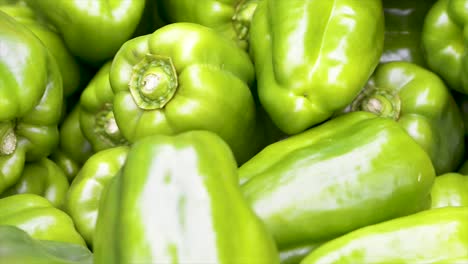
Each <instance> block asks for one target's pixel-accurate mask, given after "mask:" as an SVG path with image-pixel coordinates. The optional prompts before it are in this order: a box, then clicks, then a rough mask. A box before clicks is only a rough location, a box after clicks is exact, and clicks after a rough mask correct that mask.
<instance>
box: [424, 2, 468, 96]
mask: <svg viewBox="0 0 468 264" xmlns="http://www.w3.org/2000/svg"><path fill="white" fill-rule="evenodd" d="M467 4H468V1H467V0H439V1H437V2H436V3H435V4H434V5H433V6H432V8H431V9H430V10H429V12H428V13H427V15H426V18H425V20H424V27H423V31H422V47H423V52H424V56H425V58H426V61H427V65H428V67H429V68H430V69H431V70H433V71H434V72H435V73H437V74H438V75H440V76H441V77H442V78H443V79H444V81H446V82H447V84H448V86H449V87H450V88H451V89H454V90H456V91H459V92H461V93H464V94H468V77H467V76H468V74H467V73H468V59H467V57H466V43H467V40H466V38H467V37H468V36H467V35H466V32H465V31H466V30H464V28H465V25H466V24H468V9H467V8H466V6H467Z"/></svg>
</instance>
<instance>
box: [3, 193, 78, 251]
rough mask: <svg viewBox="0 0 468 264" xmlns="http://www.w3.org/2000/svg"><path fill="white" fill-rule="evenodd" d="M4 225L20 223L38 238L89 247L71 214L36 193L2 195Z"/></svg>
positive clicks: (27, 231) (18, 225) (19, 226)
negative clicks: (77, 229)
mask: <svg viewBox="0 0 468 264" xmlns="http://www.w3.org/2000/svg"><path fill="white" fill-rule="evenodd" d="M0 225H12V226H16V227H18V228H21V229H23V230H24V231H26V233H28V234H29V235H30V236H31V237H33V238H35V239H40V240H53V241H59V242H60V241H61V242H68V243H74V244H78V245H83V246H86V243H85V241H84V240H83V238H82V237H81V235H80V234H79V233H78V231H76V229H75V226H74V224H73V221H72V219H71V218H70V216H68V215H67V214H66V213H64V212H63V211H61V210H59V209H57V208H55V207H54V206H53V205H52V204H51V203H50V202H49V201H48V200H47V199H45V198H44V197H41V196H39V195H36V194H30V193H28V194H16V195H12V196H8V197H5V198H1V199H0Z"/></svg>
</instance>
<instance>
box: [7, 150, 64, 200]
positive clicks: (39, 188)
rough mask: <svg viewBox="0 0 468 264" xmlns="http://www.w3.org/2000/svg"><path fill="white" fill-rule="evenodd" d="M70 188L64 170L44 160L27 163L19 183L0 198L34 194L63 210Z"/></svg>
mask: <svg viewBox="0 0 468 264" xmlns="http://www.w3.org/2000/svg"><path fill="white" fill-rule="evenodd" d="M68 188H69V183H68V179H67V176H65V173H64V172H63V170H62V169H60V167H59V166H57V165H56V164H55V163H54V162H53V161H51V160H49V159H46V158H43V159H41V160H39V161H37V162H32V163H26V165H25V166H24V169H23V174H22V175H21V178H20V179H19V180H18V182H16V184H15V185H13V186H11V187H10V188H8V189H7V190H5V191H4V192H3V193H1V195H0V197H7V196H11V195H15V194H21V193H32V194H37V195H40V196H43V197H44V198H46V199H47V200H49V202H50V203H51V204H52V205H53V206H55V207H57V208H62V207H63V205H64V202H65V196H66V195H67V192H68Z"/></svg>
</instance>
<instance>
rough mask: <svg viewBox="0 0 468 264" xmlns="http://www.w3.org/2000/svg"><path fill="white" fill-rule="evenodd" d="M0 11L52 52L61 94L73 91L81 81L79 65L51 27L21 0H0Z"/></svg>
mask: <svg viewBox="0 0 468 264" xmlns="http://www.w3.org/2000/svg"><path fill="white" fill-rule="evenodd" d="M0 11H3V12H5V13H6V14H8V15H10V16H11V17H13V18H14V19H15V20H16V21H18V22H20V23H21V24H23V25H25V26H26V27H27V28H28V29H29V30H31V31H32V32H33V33H34V35H35V36H36V37H38V38H39V39H40V40H41V41H42V43H44V45H45V46H46V47H47V48H48V50H49V51H50V53H52V55H53V56H54V58H55V60H56V61H57V64H58V65H59V69H60V73H61V74H62V81H63V95H64V96H65V97H66V96H69V95H70V94H72V93H73V92H75V91H76V90H77V89H78V87H79V85H80V81H81V76H80V74H81V69H80V65H79V64H78V62H77V60H76V59H75V58H74V57H73V55H72V54H71V53H70V51H69V50H68V48H67V47H66V45H65V43H64V42H63V39H62V38H61V36H60V35H59V34H58V33H57V32H56V31H55V30H54V29H53V27H51V26H50V25H48V24H47V23H46V22H45V21H43V20H42V19H41V18H39V17H38V16H37V15H36V14H35V13H34V11H33V10H31V8H29V7H28V6H27V5H26V4H25V3H24V2H23V1H22V0H13V1H6V2H5V0H3V1H0Z"/></svg>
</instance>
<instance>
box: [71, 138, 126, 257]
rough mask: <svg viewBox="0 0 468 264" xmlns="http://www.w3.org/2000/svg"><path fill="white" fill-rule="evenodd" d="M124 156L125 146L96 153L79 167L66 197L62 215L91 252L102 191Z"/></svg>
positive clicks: (115, 172)
mask: <svg viewBox="0 0 468 264" xmlns="http://www.w3.org/2000/svg"><path fill="white" fill-rule="evenodd" d="M127 153H128V147H126V146H120V147H115V148H110V149H106V150H103V151H100V152H97V153H96V154H94V155H93V156H91V157H90V158H89V159H88V160H87V161H86V163H85V164H84V165H83V167H82V168H81V170H80V172H79V173H78V175H77V176H76V178H75V179H74V180H73V182H72V184H71V186H70V189H69V191H68V193H67V199H66V212H67V213H68V214H69V215H70V216H71V217H72V219H73V222H74V223H75V226H76V229H77V230H78V232H80V234H81V235H82V236H83V238H84V239H85V240H86V243H87V244H88V245H89V246H90V247H91V248H92V246H93V236H94V230H95V226H96V219H97V216H98V209H99V201H100V200H101V194H102V191H103V189H104V188H105V186H107V185H108V183H109V181H110V180H111V179H112V178H113V177H114V176H115V175H116V174H117V173H118V172H119V170H120V169H121V168H122V166H123V164H124V163H125V160H126V158H127Z"/></svg>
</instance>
